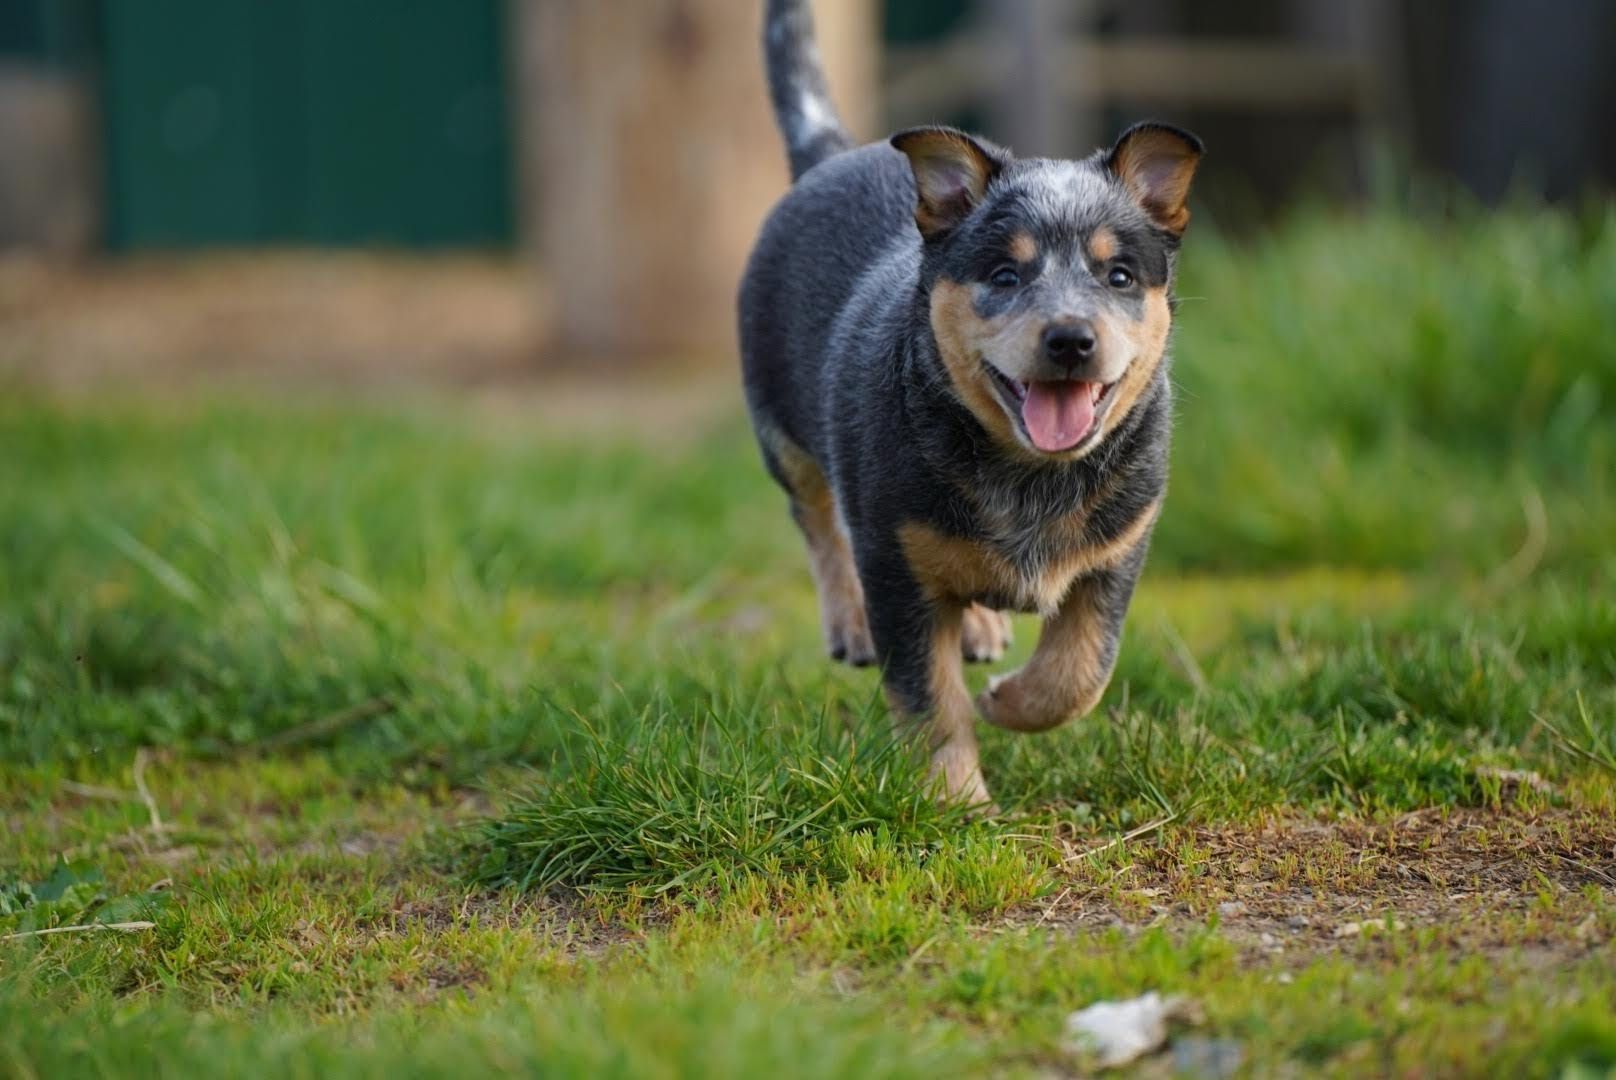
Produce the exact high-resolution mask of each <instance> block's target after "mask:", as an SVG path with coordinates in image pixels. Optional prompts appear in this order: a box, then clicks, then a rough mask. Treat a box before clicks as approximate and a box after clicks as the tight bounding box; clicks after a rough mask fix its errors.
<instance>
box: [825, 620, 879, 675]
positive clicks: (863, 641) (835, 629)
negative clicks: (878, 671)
mask: <svg viewBox="0 0 1616 1080" xmlns="http://www.w3.org/2000/svg"><path fill="white" fill-rule="evenodd" d="M825 648H826V650H827V651H828V652H829V653H830V658H831V659H832V660H840V661H841V662H842V663H844V664H852V665H853V666H854V667H868V666H870V665H871V664H873V663H875V638H874V637H872V636H871V634H870V622H869V619H867V618H866V617H865V615H864V605H863V604H858V605H854V604H843V605H840V606H839V607H838V609H837V610H835V611H830V612H826V614H825Z"/></svg>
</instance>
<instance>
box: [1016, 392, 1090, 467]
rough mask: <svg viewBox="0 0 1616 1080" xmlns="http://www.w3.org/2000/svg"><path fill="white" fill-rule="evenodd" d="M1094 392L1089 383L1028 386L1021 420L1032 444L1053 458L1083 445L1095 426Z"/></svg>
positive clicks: (1022, 404) (1022, 406) (1022, 405)
mask: <svg viewBox="0 0 1616 1080" xmlns="http://www.w3.org/2000/svg"><path fill="white" fill-rule="evenodd" d="M1094 389H1095V384H1094V383H1086V382H1035V383H1028V384H1027V399H1026V400H1025V401H1023V402H1022V403H1021V419H1022V420H1024V421H1026V424H1027V434H1029V435H1031V436H1032V444H1033V445H1034V446H1036V447H1038V449H1040V450H1042V451H1044V452H1045V453H1050V454H1053V453H1055V452H1057V451H1060V450H1070V449H1071V448H1072V447H1074V446H1076V445H1077V444H1078V443H1080V442H1082V441H1083V437H1084V436H1085V435H1087V434H1088V433H1089V428H1091V427H1093V426H1094Z"/></svg>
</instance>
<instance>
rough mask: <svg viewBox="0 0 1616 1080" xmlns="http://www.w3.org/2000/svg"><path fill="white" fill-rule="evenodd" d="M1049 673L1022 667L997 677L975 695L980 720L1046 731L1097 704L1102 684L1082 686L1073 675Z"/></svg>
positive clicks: (1074, 674)
mask: <svg viewBox="0 0 1616 1080" xmlns="http://www.w3.org/2000/svg"><path fill="white" fill-rule="evenodd" d="M1052 674H1054V673H1051V672H1048V671H1043V670H1039V669H1037V668H1023V669H1022V670H1020V671H1012V672H1011V673H1010V674H1008V675H998V676H995V677H994V678H993V679H992V680H990V681H989V682H988V688H987V689H986V690H984V691H982V692H981V693H980V694H978V695H977V696H976V708H977V711H978V712H979V713H981V715H982V719H984V720H986V721H987V722H988V723H990V724H992V725H994V726H995V727H1002V728H1008V729H1009V730H1011V731H1048V730H1049V729H1050V728H1053V727H1059V726H1060V725H1061V724H1064V723H1066V721H1068V720H1071V719H1072V718H1074V717H1076V716H1081V715H1082V714H1084V713H1086V712H1088V711H1089V710H1090V709H1092V708H1093V707H1094V706H1095V704H1097V703H1098V702H1099V699H1100V695H1101V694H1102V693H1103V692H1104V691H1105V687H1104V685H1100V686H1098V687H1086V686H1084V685H1083V684H1082V683H1081V682H1080V681H1079V677H1078V676H1077V673H1075V672H1074V673H1066V677H1065V678H1055V677H1052Z"/></svg>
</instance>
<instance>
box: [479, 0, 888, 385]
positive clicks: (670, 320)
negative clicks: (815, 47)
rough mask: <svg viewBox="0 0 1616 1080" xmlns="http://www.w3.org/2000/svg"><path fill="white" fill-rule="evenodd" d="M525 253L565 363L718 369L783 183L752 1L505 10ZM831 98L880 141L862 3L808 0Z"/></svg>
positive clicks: (868, 18)
mask: <svg viewBox="0 0 1616 1080" xmlns="http://www.w3.org/2000/svg"><path fill="white" fill-rule="evenodd" d="M511 4H512V7H511V12H512V20H511V22H512V26H513V28H514V30H515V32H516V34H517V39H518V52H517V55H516V57H515V60H516V69H517V77H516V80H515V84H516V85H515V91H516V94H517V99H518V100H517V111H518V115H519V116H520V117H521V122H520V137H519V141H520V145H521V150H520V153H521V161H522V176H521V181H520V191H521V203H522V206H521V211H522V217H523V230H524V234H525V246H526V248H527V251H528V252H529V253H530V258H532V259H533V260H534V261H535V262H536V264H537V266H538V268H539V270H540V274H541V277H542V280H543V282H544V287H545V290H546V292H547V294H548V295H547V307H548V308H549V310H550V312H551V319H550V324H551V327H552V329H553V334H552V340H551V346H552V347H551V352H552V353H553V355H555V357H556V358H557V360H558V361H560V362H564V363H565V362H570V361H580V360H591V361H602V360H608V361H616V360H631V359H635V358H645V359H674V358H712V359H727V358H728V357H729V356H730V355H731V354H732V353H733V349H734V336H735V332H734V325H735V316H734V301H735V287H736V283H737V281H738V280H739V277H740V272H741V268H742V265H743V264H744V262H745V258H746V252H747V249H748V248H749V246H750V245H751V242H752V239H753V236H754V233H755V231H756V229H757V226H758V224H759V222H760V221H761V220H762V218H763V215H764V214H765V213H766V212H767V210H768V208H769V206H770V205H772V204H773V202H774V201H775V200H776V199H777V198H779V196H780V195H781V194H782V193H783V192H784V191H785V189H786V184H787V174H786V168H785V151H784V148H783V147H782V145H781V143H780V140H779V138H778V137H777V136H776V134H775V132H774V127H773V120H772V117H771V115H770V112H769V107H768V97H767V93H766V91H765V88H764V81H763V74H762V55H761V53H762V46H761V40H762V8H763V4H762V0H635V2H634V3H605V2H598V0H511ZM814 12H815V17H816V20H817V22H818V29H819V42H820V48H821V52H822V54H823V56H824V59H825V63H826V66H827V68H828V70H829V76H830V83H831V88H832V93H833V95H834V97H835V99H836V101H837V104H838V106H839V107H840V109H841V112H842V116H843V118H844V119H845V120H846V121H847V123H848V125H849V126H850V127H851V128H852V129H853V132H854V134H855V136H856V137H858V138H861V139H867V138H872V137H874V136H875V135H877V134H878V133H877V132H875V131H873V130H872V129H871V127H870V124H869V122H868V118H869V117H870V116H873V115H875V106H876V104H877V102H875V101H874V99H873V95H874V86H875V79H874V66H875V59H876V44H877V32H878V25H877V19H876V12H875V6H874V4H873V3H872V2H871V0H818V2H816V3H815V4H814Z"/></svg>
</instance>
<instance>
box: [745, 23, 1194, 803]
mask: <svg viewBox="0 0 1616 1080" xmlns="http://www.w3.org/2000/svg"><path fill="white" fill-rule="evenodd" d="M766 21H767V25H766V29H765V35H764V36H765V52H766V55H767V61H768V75H769V84H770V90H771V95H772V97H773V101H774V108H775V114H776V117H777V119H778V121H779V125H780V130H781V132H782V133H783V134H784V136H785V141H786V146H787V149H788V152H789V155H790V159H791V173H792V177H793V179H794V181H795V184H794V186H793V187H792V189H791V190H790V191H789V192H788V193H787V194H786V196H785V197H784V198H783V199H782V200H781V201H780V203H779V204H778V205H777V206H776V207H775V208H774V210H773V211H772V212H771V214H770V215H769V218H768V220H767V222H765V224H764V226H763V230H762V233H761V235H760V236H759V238H758V241H757V246H756V247H755V248H754V249H753V252H752V258H751V262H750V264H749V265H748V267H747V270H746V276H745V278H744V280H743V281H742V284H741V291H740V338H741V358H742V365H743V368H744V372H745V380H746V396H747V402H748V405H749V407H750V409H751V414H752V421H753V425H754V427H755V428H756V431H757V436H758V442H759V443H760V445H761V446H762V450H763V460H764V463H765V464H766V465H767V467H768V470H769V473H770V474H771V475H772V476H773V477H774V478H775V480H777V481H778V482H779V483H780V485H781V486H782V487H783V488H785V490H786V493H787V494H788V495H789V496H790V499H791V514H792V517H793V518H795V520H796V522H797V524H798V526H799V527H800V528H801V529H802V533H803V536H804V537H805V538H806V539H807V542H808V558H809V564H810V566H811V568H812V570H813V575H814V581H815V583H816V585H817V587H818V592H819V602H820V607H821V611H822V615H823V622H824V630H825V639H826V643H827V646H828V648H829V650H830V654H831V655H832V656H833V657H835V658H836V659H839V660H845V661H847V662H849V663H852V664H868V663H871V662H877V661H878V662H879V663H880V665H881V669H882V674H883V680H884V684H885V688H886V692H887V697H888V700H889V701H890V702H891V704H892V707H893V709H894V710H895V711H896V712H898V713H899V714H900V715H903V716H905V717H908V718H911V719H913V720H914V721H916V722H919V723H922V724H924V725H925V726H926V729H927V731H928V733H929V737H930V743H931V749H932V768H933V773H934V774H935V775H937V776H939V777H941V779H942V783H943V785H944V788H945V792H946V794H947V795H948V796H949V797H952V798H955V799H958V800H961V801H963V802H966V803H973V804H984V805H985V804H988V803H989V802H990V797H989V795H988V790H987V787H986V785H985V784H984V783H983V780H982V770H981V767H980V766H979V764H978V761H977V743H976V734H975V730H974V726H973V725H974V721H975V719H976V716H977V714H978V712H980V714H981V715H982V717H983V719H985V720H987V721H988V722H989V723H993V724H997V725H999V726H1000V727H1005V728H1012V729H1014V730H1017V731H1043V730H1046V729H1048V728H1052V727H1055V726H1056V725H1058V724H1061V723H1064V722H1065V721H1067V720H1069V719H1071V718H1072V717H1075V716H1080V715H1082V714H1083V713H1085V712H1087V711H1088V710H1090V709H1092V708H1093V707H1094V705H1095V704H1096V703H1097V702H1098V701H1099V700H1100V695H1101V694H1102V693H1103V692H1104V691H1105V688H1106V684H1107V683H1108V682H1109V681H1110V678H1111V670H1112V667H1113V665H1114V664H1115V661H1116V656H1117V646H1118V642H1119V640H1120V635H1121V629H1122V620H1123V615H1124V614H1125V613H1126V612H1127V609H1128V602H1129V599H1130V597H1131V596H1132V594H1133V589H1134V583H1135V582H1136V581H1137V579H1138V577H1139V572H1140V569H1141V567H1143V565H1144V561H1145V551H1146V548H1147V546H1148V545H1149V542H1150V533H1151V528H1152V527H1153V526H1154V524H1155V521H1156V515H1157V514H1158V513H1159V512H1160V510H1161V504H1162V495H1163V492H1164V490H1165V487H1166V480H1167V446H1168V436H1169V421H1170V413H1171V388H1170V384H1169V382H1168V377H1167V369H1168V361H1167V352H1166V350H1167V340H1168V335H1169V332H1170V330H1171V328H1172V317H1173V299H1172V283H1173V268H1174V259H1175V255H1176V252H1177V250H1178V245H1179V239H1180V237H1181V236H1182V235H1183V232H1184V226H1185V224H1186V223H1187V222H1188V220H1189V211H1188V210H1187V209H1185V205H1184V201H1185V197H1186V195H1187V194H1188V192H1189V186H1190V180H1191V178H1192V177H1193V176H1194V173H1195V167H1196V164H1197V162H1198V161H1199V160H1200V157H1201V143H1200V140H1198V139H1197V138H1196V137H1195V136H1193V135H1190V134H1188V133H1187V132H1183V131H1180V130H1178V129H1176V128H1172V127H1167V126H1165V125H1161V124H1139V125H1137V126H1135V127H1133V128H1130V129H1129V130H1128V131H1126V132H1125V133H1123V135H1122V137H1121V138H1120V139H1119V140H1118V141H1117V143H1116V145H1115V146H1113V147H1112V148H1111V149H1110V150H1106V151H1101V152H1097V153H1095V154H1094V155H1092V156H1091V157H1088V158H1085V159H1083V160H1081V161H1048V160H1041V159H1018V158H1015V157H1013V156H1012V155H1011V154H1010V153H1009V152H1008V151H1006V150H1004V149H1001V148H1000V147H997V146H994V145H992V144H991V143H988V142H986V141H984V140H982V139H977V138H973V137H972V136H970V135H967V134H965V133H964V132H961V131H956V130H954V129H952V128H946V127H923V128H914V129H911V130H909V131H904V132H900V133H899V134H897V135H895V136H893V137H892V139H891V141H890V142H880V143H873V144H870V145H868V146H860V147H854V146H853V144H852V140H851V139H850V137H849V136H848V134H847V132H846V130H845V129H844V128H843V127H842V125H841V123H840V121H839V120H838V119H837V117H836V113H835V111H834V109H833V107H832V106H831V103H830V100H829V97H828V94H827V91H826V87H825V79H824V75H823V73H822V71H821V69H820V65H819V59H818V55H817V51H816V49H815V46H814V42H813V29H812V23H811V18H810V16H809V13H808V6H807V2H806V0H768V6H767V20H766ZM1005 609H1010V610H1015V611H1035V612H1037V613H1039V614H1040V615H1042V616H1043V620H1044V622H1043V631H1042V635H1041V637H1040V639H1039V642H1038V646H1037V649H1036V650H1035V652H1034V653H1033V655H1032V658H1031V659H1030V660H1029V661H1028V663H1027V664H1026V666H1024V667H1022V668H1021V669H1020V670H1018V671H1016V672H1014V673H1012V674H1009V675H1003V676H1000V677H998V678H996V679H994V680H993V682H992V684H991V685H990V687H989V688H988V689H987V690H986V691H985V692H984V693H982V694H981V695H980V696H979V697H977V699H976V700H975V701H974V702H973V700H972V698H971V695H970V692H969V691H968V690H967V689H966V685H965V679H964V674H963V671H962V668H961V661H962V660H996V659H998V658H999V657H1000V656H1001V655H1002V654H1003V652H1004V648H1005V646H1006V645H1007V644H1008V641H1009V636H1010V628H1009V621H1008V619H1007V618H1006V617H1005V615H1004V614H1003V611H1004V610H1005Z"/></svg>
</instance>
